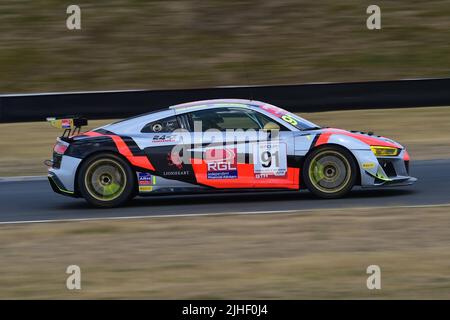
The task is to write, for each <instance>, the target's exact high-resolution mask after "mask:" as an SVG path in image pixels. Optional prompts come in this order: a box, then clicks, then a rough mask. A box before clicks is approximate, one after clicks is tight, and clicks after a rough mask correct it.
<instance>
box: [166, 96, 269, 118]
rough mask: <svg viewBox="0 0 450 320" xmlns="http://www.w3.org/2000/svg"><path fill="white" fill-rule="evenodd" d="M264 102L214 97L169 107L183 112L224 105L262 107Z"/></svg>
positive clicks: (179, 112)
mask: <svg viewBox="0 0 450 320" xmlns="http://www.w3.org/2000/svg"><path fill="white" fill-rule="evenodd" d="M264 104H265V103H264V102H261V101H257V100H246V99H212V100H200V101H194V102H187V103H182V104H177V105H174V106H171V107H169V109H172V110H174V111H175V113H176V114H181V113H184V112H191V111H195V110H201V109H211V108H223V107H227V106H229V107H233V106H234V107H241V108H242V107H243V108H245V107H246V106H255V107H260V106H262V105H264Z"/></svg>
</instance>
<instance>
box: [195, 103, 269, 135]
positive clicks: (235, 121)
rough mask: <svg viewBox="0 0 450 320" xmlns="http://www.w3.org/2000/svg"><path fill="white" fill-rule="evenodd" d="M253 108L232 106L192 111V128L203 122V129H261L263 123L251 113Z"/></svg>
mask: <svg viewBox="0 0 450 320" xmlns="http://www.w3.org/2000/svg"><path fill="white" fill-rule="evenodd" d="M251 112H252V111H251V110H249V111H247V110H240V109H231V108H217V109H209V110H200V111H195V112H192V113H190V122H191V128H194V123H195V122H201V126H202V131H206V130H208V129H217V130H220V131H225V130H227V129H243V130H248V129H255V130H258V129H261V128H262V126H261V123H260V122H259V121H258V119H257V118H256V117H254V116H252V115H251Z"/></svg>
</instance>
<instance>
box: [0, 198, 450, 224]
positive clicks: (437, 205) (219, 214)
mask: <svg viewBox="0 0 450 320" xmlns="http://www.w3.org/2000/svg"><path fill="white" fill-rule="evenodd" d="M435 207H450V203H443V204H424V205H402V206H378V207H377V206H374V207H346V208H323V209H319V208H317V209H292V210H271V211H248V212H215V213H191V214H189V213H185V214H162V215H147V216H123V217H101V218H100V217H99V218H74V219H47V220H45V219H44V220H24V221H3V222H0V226H1V225H16V224H32V223H54V222H87V221H102V220H137V219H150V218H186V217H204V216H228V215H257V214H274V213H278V214H288V213H296V212H317V211H343V210H355V209H356V210H362V209H366V210H367V209H369V210H377V209H378V210H382V209H401V208H435Z"/></svg>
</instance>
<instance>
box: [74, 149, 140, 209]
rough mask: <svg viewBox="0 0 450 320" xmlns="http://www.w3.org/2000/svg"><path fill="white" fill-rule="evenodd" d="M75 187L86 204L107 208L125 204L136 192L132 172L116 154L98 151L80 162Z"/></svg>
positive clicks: (133, 173)
mask: <svg viewBox="0 0 450 320" xmlns="http://www.w3.org/2000/svg"><path fill="white" fill-rule="evenodd" d="M77 181H78V190H79V191H80V194H81V195H82V196H83V198H84V199H85V200H86V201H87V202H88V203H89V204H90V205H93V206H95V207H99V208H111V207H117V206H121V205H123V204H125V203H126V202H128V201H129V200H131V199H132V198H133V197H134V196H135V194H136V192H135V189H136V174H135V172H134V171H133V170H132V168H131V167H130V165H129V164H128V163H127V162H126V161H125V160H124V159H122V158H121V157H120V156H118V155H115V154H112V153H99V154H95V155H93V156H91V157H90V158H88V159H86V160H85V161H83V162H82V164H81V166H80V170H78V176H77Z"/></svg>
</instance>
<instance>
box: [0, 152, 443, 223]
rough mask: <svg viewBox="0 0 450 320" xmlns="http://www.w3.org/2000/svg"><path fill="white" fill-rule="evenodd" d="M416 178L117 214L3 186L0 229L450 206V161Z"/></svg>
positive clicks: (426, 166)
mask: <svg viewBox="0 0 450 320" xmlns="http://www.w3.org/2000/svg"><path fill="white" fill-rule="evenodd" d="M411 175H412V176H414V177H417V178H418V179H419V181H417V182H416V184H414V185H413V186H407V187H396V188H383V189H376V190H375V189H365V190H353V191H352V193H351V194H350V195H349V196H347V197H346V198H343V199H336V200H322V199H318V198H315V197H314V196H313V195H311V194H310V193H309V192H307V191H302V192H292V191H290V192H263V193H262V192H260V193H242V192H241V193H233V194H214V195H213V194H201V195H199V194H197V195H182V196H158V197H155V196H152V197H145V198H136V199H134V200H133V201H132V202H131V203H130V204H129V205H127V206H125V207H121V208H114V209H95V208H91V207H89V206H88V204H87V203H86V202H85V201H84V200H83V199H73V198H68V197H65V196H62V195H58V194H55V193H54V192H53V191H52V190H51V188H50V185H49V184H48V182H47V181H25V182H1V183H0V224H5V223H20V222H44V221H55V220H57V221H59V220H73V219H74V220H78V219H79V220H84V219H88V220H89V219H104V218H106V219H109V218H130V217H133V218H134V217H148V216H151V217H153V216H180V215H183V216H186V215H199V214H205V215H207V214H211V215H212V214H227V213H230V214H232V213H233V214H234V213H239V214H246V213H248V214H257V213H270V212H289V211H293V210H310V209H330V208H352V207H358V208H360V207H380V206H382V207H384V206H389V207H396V206H399V207H402V206H423V205H425V206H427V205H442V204H450V160H429V161H416V162H412V165H411ZM449 210H450V209H449Z"/></svg>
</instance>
